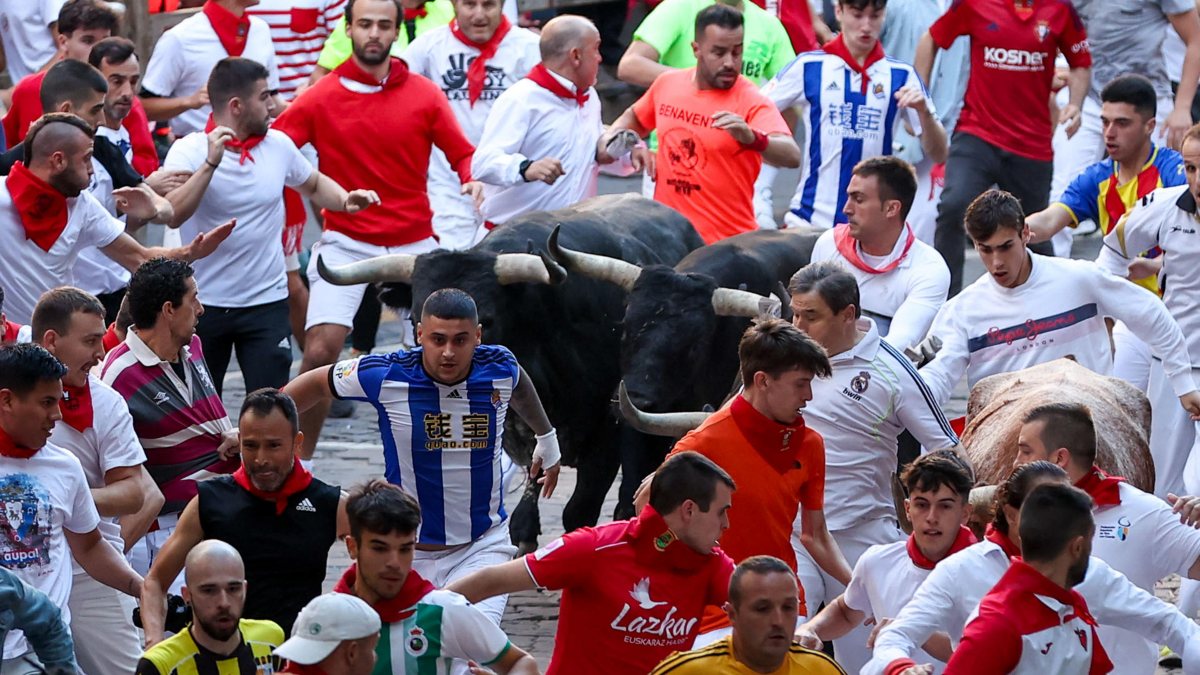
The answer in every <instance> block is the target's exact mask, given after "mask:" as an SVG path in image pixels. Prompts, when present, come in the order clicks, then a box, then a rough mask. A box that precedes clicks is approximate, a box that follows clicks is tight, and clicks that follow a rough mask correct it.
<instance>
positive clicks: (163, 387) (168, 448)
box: [100, 328, 238, 513]
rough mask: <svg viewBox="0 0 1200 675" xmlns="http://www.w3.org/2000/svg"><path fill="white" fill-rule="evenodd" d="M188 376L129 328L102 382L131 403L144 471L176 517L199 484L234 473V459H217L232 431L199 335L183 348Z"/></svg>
mask: <svg viewBox="0 0 1200 675" xmlns="http://www.w3.org/2000/svg"><path fill="white" fill-rule="evenodd" d="M180 358H182V360H183V362H184V364H185V365H186V367H185V368H184V378H183V379H180V377H179V375H178V374H177V373H176V372H175V370H174V369H173V368H172V367H171V364H170V363H168V362H167V361H163V360H162V359H160V358H159V357H158V355H157V354H155V353H154V351H153V350H152V349H150V347H148V346H147V345H146V343H144V342H142V340H141V339H140V338H139V337H138V335H137V331H136V330H135V329H133V328H130V330H129V333H128V335H127V336H126V337H125V342H123V343H121V344H120V345H118V346H117V347H116V348H115V349H113V350H112V351H110V352H109V353H108V355H107V356H106V357H105V359H104V363H103V365H102V366H101V376H100V379H101V380H103V381H104V383H105V384H107V385H109V386H110V387H112V388H113V389H116V390H117V392H118V393H119V394H121V396H123V397H124V398H125V401H126V402H127V403H128V404H129V412H130V413H131V414H132V415H133V428H134V431H135V432H136V433H137V436H138V440H139V441H141V443H142V448H143V449H144V450H145V451H146V469H147V470H148V471H149V472H150V475H151V476H152V477H153V478H154V482H155V483H157V484H158V487H159V489H160V490H162V493H163V497H165V498H166V504H165V505H164V506H163V510H162V512H163V513H177V512H179V511H182V510H183V507H184V506H186V505H187V503H188V502H189V501H190V500H191V499H192V497H195V496H196V481H199V480H203V479H205V478H208V477H210V476H214V475H219V474H227V473H233V472H234V471H235V470H236V469H237V467H238V460H237V459H236V458H234V459H229V460H225V461H222V460H221V459H220V457H219V456H218V455H217V448H218V447H219V446H220V444H221V435H222V433H224V432H225V431H228V430H230V429H232V428H233V425H232V424H231V423H230V421H229V415H228V414H227V413H226V412H225V405H224V404H223V403H221V397H220V396H218V395H217V390H216V387H215V386H213V379H212V376H211V375H210V374H209V372H208V366H207V365H205V363H204V351H203V349H201V347H200V337H199V336H196V335H193V336H192V341H191V344H189V345H188V346H186V347H184V348H183V349H182V350H180Z"/></svg>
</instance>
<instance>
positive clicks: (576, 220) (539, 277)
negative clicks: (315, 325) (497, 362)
mask: <svg viewBox="0 0 1200 675" xmlns="http://www.w3.org/2000/svg"><path fill="white" fill-rule="evenodd" d="M558 225H561V226H562V242H563V244H564V245H566V246H570V247H571V248H572V249H575V250H580V251H586V252H588V253H594V254H596V255H599V256H606V257H608V258H614V259H618V260H623V261H626V262H628V263H634V264H638V265H651V264H667V265H672V264H674V263H676V262H677V261H679V260H680V259H682V258H683V257H684V256H685V255H686V254H687V253H688V252H689V251H692V250H693V249H696V248H699V247H700V246H702V245H703V241H702V240H701V239H700V237H699V235H697V234H696V232H695V230H694V229H693V228H692V226H691V224H690V223H688V221H687V219H685V218H684V217H683V216H681V215H679V213H677V212H676V211H674V210H672V209H670V208H667V207H665V206H662V205H661V204H658V203H656V202H653V201H650V200H647V199H643V198H642V197H639V196H634V195H607V196H602V197H596V198H593V199H589V200H586V201H584V202H581V203H580V204H578V205H576V206H574V207H571V208H568V209H562V210H559V211H551V212H537V213H531V214H528V215H525V216H522V217H520V218H517V219H515V220H513V221H510V222H508V223H505V224H503V225H501V226H499V227H497V228H496V229H495V230H493V231H492V232H490V233H489V234H488V235H487V236H486V237H485V238H484V239H483V240H482V241H480V242H479V243H478V244H476V245H475V246H474V247H472V248H471V249H469V250H466V251H444V250H439V251H433V252H430V253H425V254H422V255H419V256H412V255H392V256H382V257H380V258H376V259H373V260H367V261H363V262H361V263H355V264H353V265H347V266H345V267H341V268H338V269H337V270H330V269H328V268H324V266H323V265H321V268H322V274H323V275H327V276H326V278H329V279H330V280H331V281H333V282H334V283H363V282H377V283H379V282H382V283H385V286H384V292H383V294H382V295H381V298H382V299H383V301H384V302H385V303H387V304H389V305H392V306H409V305H410V303H411V306H412V307H413V308H414V312H413V315H414V316H413V318H414V320H419V318H420V317H419V316H418V311H419V308H420V307H421V305H422V304H423V303H424V301H425V299H426V298H427V297H429V295H430V294H431V293H433V292H434V291H436V290H438V289H442V288H460V289H462V290H464V291H466V292H467V293H469V294H471V296H472V297H473V298H475V301H476V304H477V305H478V307H479V321H480V323H481V324H482V326H483V339H484V341H485V342H489V343H494V344H501V345H504V346H506V347H508V348H509V349H510V350H512V352H513V354H514V355H516V357H517V360H518V361H520V363H521V365H522V366H523V367H524V368H525V370H526V372H528V373H529V376H530V377H531V378H532V379H533V383H534V384H535V385H536V387H537V390H538V394H539V395H540V397H541V399H542V403H543V405H544V406H545V408H546V413H547V415H548V416H549V418H550V421H551V422H552V423H553V424H554V425H555V427H556V429H557V430H558V437H559V442H560V445H561V447H562V451H563V463H564V464H566V465H569V466H575V467H577V468H578V475H577V484H576V488H575V492H574V494H572V495H571V498H570V500H569V501H568V502H567V504H566V506H565V507H564V509H563V526H564V527H565V528H566V529H567V530H568V531H569V530H572V529H575V528H578V527H583V526H586V525H593V524H595V523H596V522H597V520H598V519H599V517H600V510H601V507H602V506H603V502H604V495H605V493H606V492H607V491H608V487H609V486H610V485H612V481H613V479H614V478H615V476H616V473H617V469H618V468H619V465H620V452H619V450H618V443H619V441H620V438H621V431H620V430H621V429H622V428H623V427H624V424H623V423H619V422H618V420H619V416H617V415H614V411H613V410H612V406H611V405H610V403H611V400H612V397H613V394H614V392H615V391H616V389H617V384H618V382H619V381H620V378H621V370H620V364H619V353H620V337H621V318H622V316H623V315H624V311H625V295H626V293H625V291H624V290H623V289H622V288H621V287H619V286H614V285H612V284H608V283H605V282H602V281H598V280H595V279H591V278H589V277H586V276H583V275H570V276H566V279H565V281H564V280H563V276H565V273H564V272H563V270H562V269H561V268H559V267H558V266H557V265H555V264H554V263H553V262H552V261H550V260H549V259H548V258H546V257H544V251H543V250H542V247H543V246H544V245H545V242H546V240H547V239H548V237H549V236H550V233H551V231H552V230H553V229H554V228H555V226H558ZM529 253H534V254H536V255H529ZM539 256H542V257H540V258H539ZM318 263H320V261H318ZM508 420H509V424H507V425H506V433H505V435H504V446H505V450H506V451H507V452H508V453H509V454H510V455H512V456H513V457H515V458H517V459H518V460H519V461H522V462H523V463H524V464H528V458H529V457H530V456H531V454H532V448H533V436H532V433H531V432H530V430H529V429H528V428H527V427H525V425H524V424H523V423H518V421H517V416H516V415H509V416H508ZM639 478H640V477H633V476H628V477H626V481H627V482H630V483H631V484H630V486H628V488H627V489H626V490H623V492H628V493H629V494H632V490H633V488H634V487H636V481H637V480H638V479H639ZM525 494H526V496H525V498H524V499H522V503H521V505H520V506H518V508H517V510H516V511H515V512H514V513H513V517H512V521H511V526H512V535H513V541H514V542H516V543H518V544H526V545H527V544H529V543H531V542H535V541H536V535H537V533H538V530H537V527H538V526H537V511H536V508H537V500H536V494H534V493H533V492H532V491H531V490H527V491H526V493H525ZM531 496H532V498H531Z"/></svg>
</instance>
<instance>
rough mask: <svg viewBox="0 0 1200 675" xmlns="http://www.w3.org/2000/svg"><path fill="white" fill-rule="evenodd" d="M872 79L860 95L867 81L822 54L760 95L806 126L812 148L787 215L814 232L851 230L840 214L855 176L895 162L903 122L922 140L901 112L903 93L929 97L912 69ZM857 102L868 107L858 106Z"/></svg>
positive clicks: (877, 68)
mask: <svg viewBox="0 0 1200 675" xmlns="http://www.w3.org/2000/svg"><path fill="white" fill-rule="evenodd" d="M867 76H868V77H869V78H870V81H869V82H868V83H867V92H866V94H865V95H860V94H859V92H861V91H862V84H863V82H862V75H859V74H858V73H856V72H854V71H852V70H851V69H850V67H849V66H848V65H846V62H845V61H844V60H842V57H840V56H835V55H833V54H829V53H826V52H824V51H821V50H817V51H811V52H805V53H803V54H800V55H799V56H797V57H796V58H795V60H793V61H792V62H791V63H789V64H788V65H787V66H785V67H784V69H783V70H781V71H779V72H778V73H777V74H776V75H775V77H774V78H773V79H772V80H771V81H770V82H767V83H766V84H764V85H763V87H762V92H763V94H765V95H766V97H767V98H769V99H771V102H772V103H774V104H775V105H776V106H777V107H778V108H779V109H780V110H787V109H788V108H793V107H794V108H796V109H797V111H798V114H799V118H800V119H801V120H802V121H803V123H804V131H805V134H804V136H805V138H808V139H809V144H810V146H809V150H808V151H807V152H805V153H804V163H803V165H802V166H801V169H800V183H799V184H798V185H797V186H796V193H795V195H794V196H793V197H792V202H791V204H790V205H789V208H790V209H791V210H792V213H794V214H796V215H797V216H799V217H800V218H802V219H803V220H805V221H807V222H808V223H810V224H811V225H812V226H813V227H817V228H821V229H825V228H830V227H833V225H834V224H835V223H844V222H846V215H845V214H844V213H842V206H843V205H845V203H846V186H847V185H849V184H850V176H851V174H852V169H853V168H854V166H855V165H856V164H858V163H859V162H860V161H862V160H864V159H868V158H870V157H878V156H880V155H890V154H892V150H893V148H892V139H894V138H895V137H896V133H897V132H898V131H900V130H901V129H902V128H903V124H902V122H903V121H904V120H906V119H907V120H908V121H909V123H910V124H911V125H912V128H913V131H914V132H915V133H916V134H917V135H918V136H920V135H921V121H920V118H919V117H918V116H917V113H916V111H914V110H912V109H911V108H903V109H902V108H899V106H897V105H896V96H895V94H896V92H897V91H898V90H899V89H900V88H901V87H904V86H906V85H916V86H918V87H920V88H921V92H922V93H925V85H923V84H921V78H919V77H917V72H916V71H915V70H913V67H912V66H911V65H909V64H907V63H905V62H903V61H897V60H896V59H891V58H884V59H882V60H879V61H876V62H875V63H872V64H871V65H870V66H869V67H868V68H867ZM847 92H850V94H851V96H850V97H849V98H850V99H851V100H847V98H848V97H847V95H846V93H847ZM926 95H927V94H926ZM858 98H862V99H863V100H862V101H861V102H859V101H856V100H854V99H858ZM926 100H927V101H928V99H926ZM929 106H930V108H931V109H932V107H933V103H932V102H929ZM934 114H935V115H936V113H934ZM854 141H859V142H857V143H855V142H854Z"/></svg>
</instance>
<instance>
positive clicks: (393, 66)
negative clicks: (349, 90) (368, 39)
mask: <svg viewBox="0 0 1200 675" xmlns="http://www.w3.org/2000/svg"><path fill="white" fill-rule="evenodd" d="M333 74H334V75H337V76H338V77H344V78H346V79H347V80H353V81H355V82H358V83H359V84H365V85H368V86H372V87H383V88H384V89H391V88H392V87H398V86H400V85H402V84H404V81H405V80H406V79H408V64H407V63H405V62H404V61H403V60H402V59H398V58H396V57H395V56H393V57H391V61H390V63H389V67H388V74H387V79H386V80H382V81H380V80H377V79H375V78H374V77H372V76H371V75H370V74H368V73H367V71H365V70H363V69H362V68H360V67H359V65H358V64H357V63H355V62H354V59H352V58H350V59H346V60H345V61H343V62H342V65H340V66H338V67H337V68H334V69H333Z"/></svg>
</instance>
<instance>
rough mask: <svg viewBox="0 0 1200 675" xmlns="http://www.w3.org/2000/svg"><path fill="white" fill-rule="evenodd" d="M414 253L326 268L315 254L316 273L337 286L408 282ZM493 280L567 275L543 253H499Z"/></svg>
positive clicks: (542, 280)
mask: <svg viewBox="0 0 1200 675" xmlns="http://www.w3.org/2000/svg"><path fill="white" fill-rule="evenodd" d="M416 265H417V256H415V255H413V254H411V253H393V254H391V255H381V256H378V257H375V258H371V259H369V260H362V261H359V262H355V263H350V264H349V265H341V266H340V267H329V266H327V265H326V264H325V260H324V259H323V258H322V257H320V256H317V272H318V273H319V274H320V275H321V278H322V279H324V280H325V281H328V282H329V283H331V284H336V285H338V286H352V285H354V284H373V283H385V282H398V283H402V284H411V283H412V277H413V269H414V268H415V267H416ZM493 269H494V271H495V273H496V279H497V280H498V281H499V282H500V284H501V285H508V284H552V285H553V284H560V283H562V282H563V281H564V280H565V279H566V278H567V271H566V270H564V269H563V268H562V266H560V265H559V264H558V263H556V262H554V261H553V260H551V259H550V258H549V256H547V255H546V254H545V253H538V254H536V255H535V254H530V253H501V254H499V255H497V256H496V263H495V267H494V268H493Z"/></svg>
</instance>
